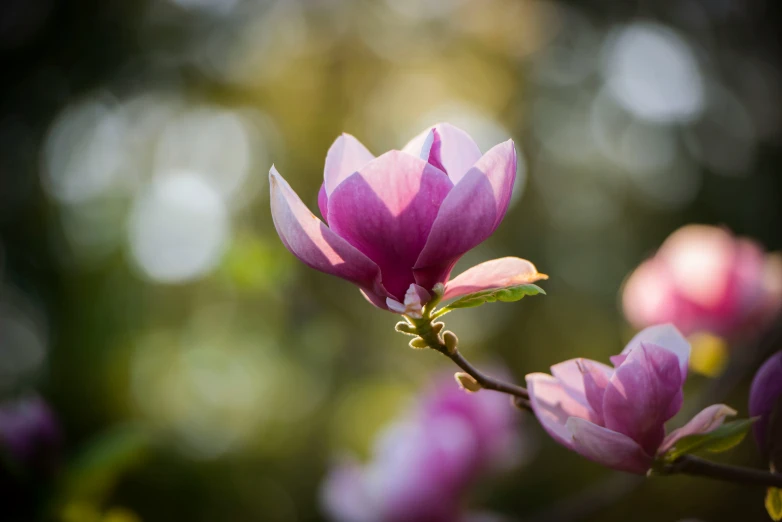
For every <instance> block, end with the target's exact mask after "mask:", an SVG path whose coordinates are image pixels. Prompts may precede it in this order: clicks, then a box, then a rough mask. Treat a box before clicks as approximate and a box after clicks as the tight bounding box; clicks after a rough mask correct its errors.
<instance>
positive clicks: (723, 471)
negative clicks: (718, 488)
mask: <svg viewBox="0 0 782 522" xmlns="http://www.w3.org/2000/svg"><path fill="white" fill-rule="evenodd" d="M663 473H664V474H670V475H674V474H683V475H693V476H697V477H707V478H711V479H714V480H722V481H724V482H733V483H735V484H746V485H749V486H764V487H769V488H772V487H773V488H782V473H771V472H770V471H764V470H762V469H752V468H744V467H741V466H731V465H728V464H720V463H717V462H712V461H709V460H704V459H702V458H699V457H696V456H694V455H684V456H683V457H680V458H678V459H676V460H675V461H674V462H673V463H671V464H670V465H669V466H668V467H667V468H665V469H664V470H663Z"/></svg>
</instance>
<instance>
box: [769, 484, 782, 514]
mask: <svg viewBox="0 0 782 522" xmlns="http://www.w3.org/2000/svg"><path fill="white" fill-rule="evenodd" d="M766 511H768V516H770V517H771V520H773V521H774V522H779V521H780V520H782V489H779V488H768V492H766Z"/></svg>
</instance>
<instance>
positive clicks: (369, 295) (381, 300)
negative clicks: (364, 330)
mask: <svg viewBox="0 0 782 522" xmlns="http://www.w3.org/2000/svg"><path fill="white" fill-rule="evenodd" d="M361 295H362V296H364V299H366V300H367V301H369V302H370V303H371V304H372V305H373V306H376V307H378V308H380V309H381V310H388V309H389V308H388V297H387V296H388V293H384V294H382V295H381V294H376V293H374V292H370V291H368V290H367V289H365V288H362V289H361ZM391 311H392V312H393V310H391Z"/></svg>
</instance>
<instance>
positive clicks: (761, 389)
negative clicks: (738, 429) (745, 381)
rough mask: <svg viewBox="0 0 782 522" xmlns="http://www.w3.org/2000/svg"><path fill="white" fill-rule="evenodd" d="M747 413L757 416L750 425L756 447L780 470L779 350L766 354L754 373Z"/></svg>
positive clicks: (781, 402) (781, 382) (781, 358)
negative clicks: (766, 356) (766, 357)
mask: <svg viewBox="0 0 782 522" xmlns="http://www.w3.org/2000/svg"><path fill="white" fill-rule="evenodd" d="M749 414H750V416H752V417H759V419H758V420H757V422H755V424H754V425H753V426H752V429H753V430H754V434H755V440H756V441H757V443H758V447H759V448H760V450H761V452H763V455H764V456H766V457H769V458H770V460H771V461H772V462H773V463H774V465H775V467H776V469H777V471H782V351H779V352H777V353H775V354H774V355H772V356H771V357H769V358H768V360H767V361H766V362H765V363H763V365H762V366H761V367H760V369H759V370H758V372H757V373H756V374H755V378H754V379H753V380H752V387H751V388H750V392H749Z"/></svg>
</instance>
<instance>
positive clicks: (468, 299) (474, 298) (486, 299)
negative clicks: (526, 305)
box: [441, 284, 546, 312]
mask: <svg viewBox="0 0 782 522" xmlns="http://www.w3.org/2000/svg"><path fill="white" fill-rule="evenodd" d="M538 294H543V295H546V292H544V291H543V289H542V288H540V287H539V286H537V285H530V284H527V285H518V286H510V287H508V288H492V289H489V290H483V291H481V292H475V293H474V294H468V295H465V296H464V297H461V298H459V299H457V300H456V301H454V302H453V303H451V304H449V305H448V306H445V307H443V308H442V310H441V311H442V312H445V311H446V310H455V309H457V308H473V307H475V306H481V305H482V304H485V303H495V302H497V301H501V302H503V303H513V302H515V301H519V300H520V299H522V298H524V297H525V296H528V295H538Z"/></svg>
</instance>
